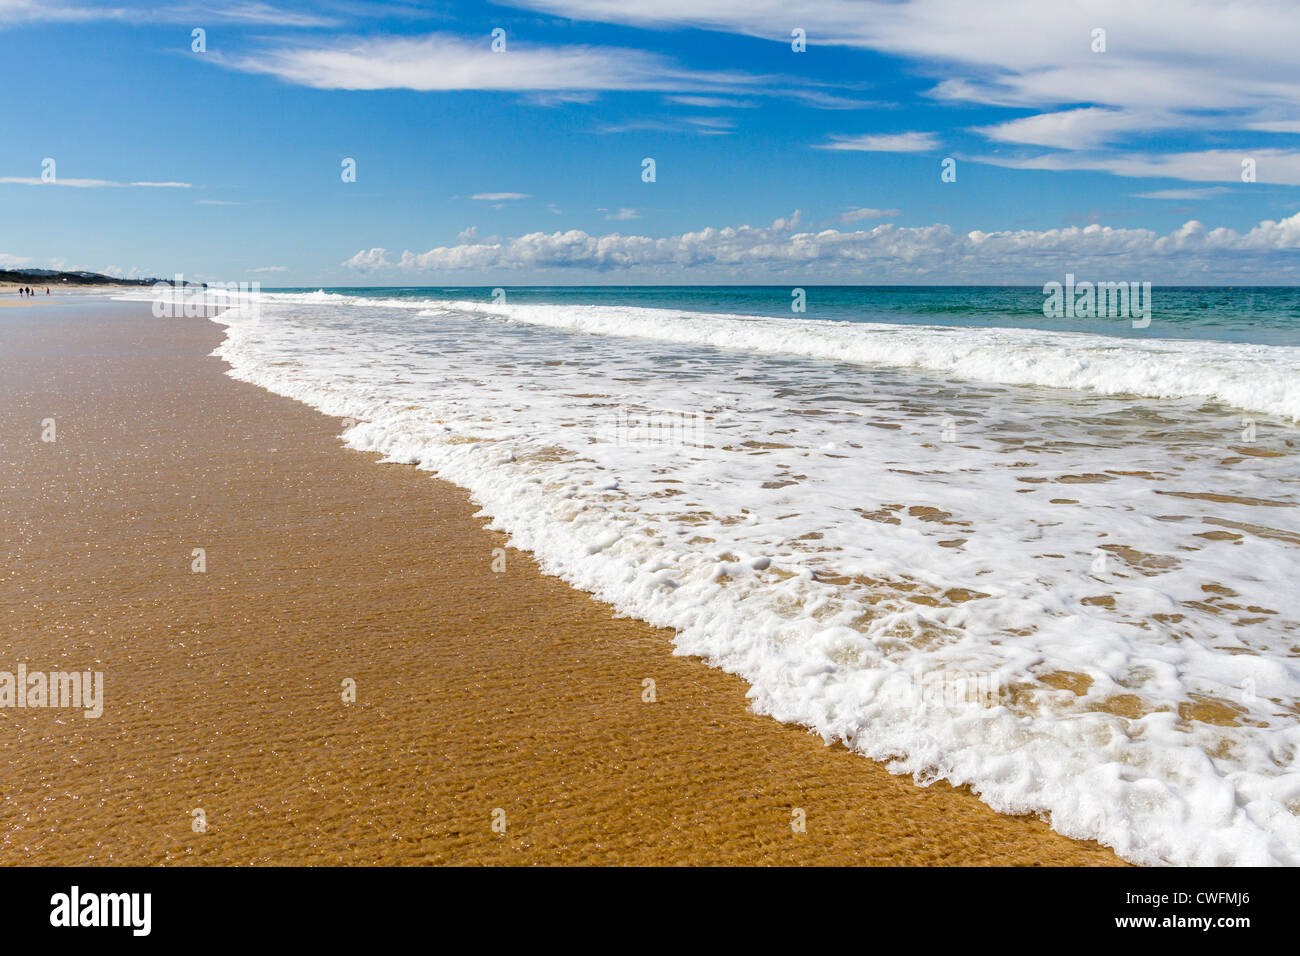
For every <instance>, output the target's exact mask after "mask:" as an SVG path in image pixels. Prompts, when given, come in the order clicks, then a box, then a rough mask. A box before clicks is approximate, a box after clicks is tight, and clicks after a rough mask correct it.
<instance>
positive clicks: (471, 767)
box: [0, 304, 1118, 865]
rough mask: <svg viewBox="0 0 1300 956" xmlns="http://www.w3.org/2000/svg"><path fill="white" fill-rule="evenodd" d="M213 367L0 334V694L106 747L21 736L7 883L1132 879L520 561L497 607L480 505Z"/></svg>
mask: <svg viewBox="0 0 1300 956" xmlns="http://www.w3.org/2000/svg"><path fill="white" fill-rule="evenodd" d="M220 338H221V330H220V328H219V327H218V326H216V325H215V324H213V323H210V322H206V321H202V320H174V321H167V320H157V319H154V318H153V317H152V316H151V315H150V314H149V310H148V307H147V306H137V305H123V304H113V305H109V304H87V305H78V306H76V307H69V306H67V305H59V306H58V307H57V308H43V309H31V310H22V309H8V310H5V312H4V314H3V315H2V316H0V342H3V348H0V450H2V452H3V460H4V462H5V464H6V466H7V467H6V468H4V469H3V471H0V516H2V517H3V521H0V670H9V671H13V670H15V669H16V667H17V665H18V664H19V663H25V664H26V666H27V667H28V668H29V669H30V670H44V671H54V670H70V669H78V670H87V669H89V670H97V671H102V672H103V673H104V681H105V705H104V714H103V716H102V717H100V718H99V719H89V720H88V719H84V718H83V717H82V715H81V713H80V712H76V711H70V710H54V709H46V710H31V709H24V710H17V709H0V776H2V778H3V780H4V781H5V786H4V788H3V791H2V793H0V863H5V864H71V863H132V864H156V863H223V864H243V863H259V864H273V863H283V864H287V863H296V864H330V863H402V864H415V863H542V864H546V863H597V864H605V863H636V864H661V863H736V864H741V863H810V864H832V863H838V864H844V863H856V864H1063V865H1074V864H1114V863H1116V862H1118V861H1117V860H1116V858H1115V857H1114V855H1113V854H1112V853H1111V852H1110V851H1109V850H1107V849H1105V848H1102V847H1099V846H1097V845H1095V844H1089V843H1080V842H1075V841H1072V840H1069V839H1066V838H1065V837H1062V836H1060V835H1058V834H1056V833H1054V832H1052V831H1051V830H1050V829H1049V828H1048V826H1047V825H1046V824H1045V823H1044V822H1042V821H1040V820H1037V819H1032V818H1012V817H1004V816H999V815H997V814H995V813H993V812H992V811H991V810H989V809H988V808H987V807H985V806H984V805H983V804H981V803H980V802H979V801H978V800H977V799H976V798H975V797H974V796H972V795H971V794H969V793H967V792H964V791H960V790H955V789H953V788H951V787H948V786H945V785H936V786H932V787H930V788H928V789H922V788H919V787H917V786H915V785H914V784H913V783H912V782H911V780H910V779H909V778H900V777H895V776H892V775H890V774H889V773H888V772H886V771H885V770H884V769H883V768H882V767H881V766H879V765H876V764H873V763H871V762H870V761H868V760H865V759H863V758H861V757H859V756H855V755H853V754H850V753H848V752H847V751H845V750H843V749H842V748H827V747H825V746H824V745H823V744H822V742H821V740H820V738H817V737H814V736H812V735H810V734H808V733H807V732H805V731H804V730H802V729H800V728H797V727H791V726H786V725H782V724H779V723H777V722H775V721H773V720H771V719H769V718H765V717H758V716H756V715H754V714H752V713H750V712H749V711H748V709H747V707H746V698H745V690H746V687H745V685H744V683H743V682H742V681H740V680H739V679H737V678H735V677H732V676H729V675H727V674H723V673H721V672H719V671H714V670H710V669H709V668H707V667H705V666H704V665H703V664H701V663H700V662H699V661H697V660H694V659H689V658H680V657H673V656H672V655H671V650H672V648H671V642H670V640H671V635H670V634H669V633H667V632H664V631H661V630H658V629H655V628H652V627H649V626H648V625H644V624H641V623H639V622H635V621H630V620H625V619H615V618H614V617H613V616H612V612H611V610H610V609H609V608H608V607H607V606H604V605H602V604H599V603H597V602H595V601H593V600H591V599H590V598H589V597H588V596H587V595H585V594H582V593H579V592H577V591H574V590H573V589H571V588H569V587H568V586H567V585H565V584H563V583H562V582H560V581H558V580H556V579H553V578H547V577H544V576H543V575H542V574H540V572H538V570H537V569H536V567H535V565H534V564H533V563H532V561H531V560H530V559H529V557H528V556H527V555H525V554H522V553H520V552H518V551H514V550H509V551H507V552H506V569H505V571H504V572H503V573H495V572H494V571H493V569H492V564H493V560H494V549H498V548H502V547H503V545H504V542H503V540H502V537H501V536H500V535H497V534H494V533H491V532H488V531H485V530H483V527H482V526H483V524H484V523H485V519H482V518H475V517H474V511H475V508H474V506H473V505H472V504H471V503H470V502H469V501H468V499H467V498H466V496H465V494H464V493H463V492H462V491H460V490H459V489H457V488H455V487H453V486H451V485H448V484H445V483H443V482H439V481H438V480H436V479H434V478H432V477H431V476H430V475H428V474H427V473H422V472H419V471H417V470H416V469H414V468H413V467H407V466H399V465H384V466H380V465H377V464H375V458H374V456H371V455H365V454H361V453H358V452H353V451H349V450H347V449H344V448H343V447H342V446H341V444H340V442H339V440H338V438H337V435H338V432H339V430H340V429H339V425H338V423H337V422H336V421H334V420H332V419H328V418H326V417H324V416H322V415H320V414H318V413H316V412H315V411H312V410H311V409H308V408H306V407H304V406H301V405H298V404H296V403H294V402H292V401H290V400H288V399H284V398H280V397H276V396H273V395H270V394H268V393H266V392H263V391H261V390H259V389H257V388H255V387H253V386H250V385H246V384H243V383H239V382H235V381H233V380H231V379H229V378H227V377H226V376H224V375H223V374H221V373H222V371H223V369H224V364H223V363H222V362H220V361H219V360H218V359H215V358H211V357H209V356H208V353H209V352H210V351H211V350H212V349H213V348H214V347H215V346H216V345H217V343H218V342H219V341H220ZM50 418H53V419H54V422H55V429H56V431H55V438H56V440H55V441H53V442H48V441H42V440H41V439H42V432H43V430H46V428H47V423H46V420H47V419H50ZM47 437H48V436H47ZM196 548H202V549H204V552H205V555H204V557H205V562H206V570H205V571H204V572H203V573H196V572H195V571H194V570H193V569H192V564H193V562H194V560H195V558H194V549H196ZM348 679H351V680H355V682H356V688H357V691H356V702H355V703H351V704H348V703H345V702H344V701H343V699H342V698H343V691H342V688H343V684H344V681H345V680H348ZM647 679H650V680H653V681H654V682H655V691H656V697H657V699H656V700H655V701H654V702H653V703H647V702H644V701H643V695H644V693H645V691H644V689H643V687H644V682H645V681H646V680H647ZM196 809H201V810H202V811H203V815H204V818H205V819H206V831H205V832H196V826H195V825H194V824H193V822H192V821H193V819H194V818H193V811H195V810H196ZM797 812H802V814H803V816H804V817H805V818H806V821H807V825H806V832H795V829H794V828H792V826H791V823H792V819H794V818H795V816H796V813H797ZM494 820H496V821H497V822H498V824H499V823H500V822H501V821H502V820H504V824H505V832H504V833H502V832H497V830H496V829H494V827H493V823H494Z"/></svg>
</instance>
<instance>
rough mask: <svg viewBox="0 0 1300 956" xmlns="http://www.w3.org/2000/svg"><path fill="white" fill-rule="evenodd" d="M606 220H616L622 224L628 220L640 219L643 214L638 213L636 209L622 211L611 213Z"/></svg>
mask: <svg viewBox="0 0 1300 956" xmlns="http://www.w3.org/2000/svg"><path fill="white" fill-rule="evenodd" d="M605 218H606V219H614V220H618V221H620V222H622V221H626V220H628V219H640V218H641V214H640V213H639V212H637V211H636V210H635V209H620V210H619V211H618V212H611V213H610V214H609V215H608V216H606V217H605Z"/></svg>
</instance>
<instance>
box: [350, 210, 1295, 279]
mask: <svg viewBox="0 0 1300 956" xmlns="http://www.w3.org/2000/svg"><path fill="white" fill-rule="evenodd" d="M800 222H801V216H800V215H799V214H798V213H796V214H795V215H793V216H791V217H789V218H787V219H778V220H777V221H776V222H774V223H772V225H770V226H748V225H745V226H734V227H733V226H728V227H725V228H721V229H718V228H712V227H710V228H706V229H701V230H699V231H696V232H686V233H682V234H680V235H675V236H668V237H666V238H653V237H650V236H636V235H623V234H621V233H617V232H616V233H610V234H608V235H603V236H602V235H590V234H588V233H586V232H584V231H582V230H577V229H572V230H568V231H563V232H552V233H545V232H533V233H528V234H527V235H522V236H518V237H515V238H511V239H505V240H496V241H492V242H468V243H462V244H460V245H456V246H440V247H438V248H434V249H430V250H428V251H426V252H420V253H416V252H411V251H409V250H408V251H405V252H403V253H402V255H401V257H400V259H399V260H398V261H397V262H396V263H390V262H389V261H388V259H387V256H386V253H385V250H383V249H370V250H363V251H361V252H358V253H357V255H356V256H353V257H352V259H350V260H348V262H346V263H344V265H347V266H349V267H352V268H357V269H360V270H362V271H373V270H374V269H376V268H387V267H389V266H390V265H391V266H392V267H394V268H396V269H398V270H404V271H410V272H457V271H463V270H475V271H492V272H497V271H516V270H526V271H538V270H542V271H545V270H559V271H563V270H588V271H592V272H601V273H609V272H631V271H640V272H644V273H646V274H655V273H660V274H674V273H680V272H683V271H685V272H690V271H692V270H707V269H710V268H714V267H716V268H718V269H721V270H725V271H726V272H727V273H728V274H744V275H747V276H753V275H766V276H772V277H775V276H778V275H781V276H786V275H790V276H826V277H835V278H854V279H859V280H864V281H866V280H879V279H882V278H893V279H926V278H928V279H930V280H931V281H942V280H947V279H951V280H958V279H972V280H987V281H999V282H1006V281H1028V282H1042V281H1044V280H1043V278H1042V276H1043V275H1044V274H1047V275H1048V276H1049V278H1050V277H1054V276H1055V275H1056V273H1058V272H1059V273H1061V274H1064V272H1066V271H1071V272H1075V273H1078V274H1083V273H1086V272H1088V270H1090V269H1092V270H1096V271H1097V272H1098V274H1100V275H1115V274H1116V273H1117V270H1119V271H1123V272H1124V274H1125V276H1130V273H1135V272H1136V273H1137V274H1138V275H1139V277H1141V278H1143V279H1148V278H1149V280H1150V281H1157V282H1160V281H1169V280H1170V279H1171V278H1174V277H1180V276H1187V275H1204V274H1208V273H1213V272H1215V271H1216V270H1218V271H1222V270H1236V271H1237V272H1238V273H1241V274H1255V275H1277V274H1279V273H1283V272H1285V273H1287V274H1289V275H1292V276H1294V275H1295V268H1296V266H1295V258H1296V255H1295V254H1296V252H1298V251H1300V213H1296V214H1295V215H1293V216H1291V217H1290V218H1288V219H1283V220H1280V221H1274V220H1265V221H1263V222H1261V223H1259V224H1258V225H1256V226H1255V227H1254V228H1252V229H1250V230H1249V231H1247V232H1244V233H1242V232H1237V231H1235V230H1233V229H1227V228H1223V227H1219V228H1207V227H1206V226H1204V225H1203V224H1202V223H1200V222H1197V221H1195V220H1193V221H1190V222H1187V223H1185V224H1184V225H1182V226H1180V227H1179V228H1177V229H1175V230H1173V231H1172V232H1169V233H1166V234H1163V235H1161V234H1158V233H1156V232H1154V231H1152V230H1149V229H1120V228H1114V227H1110V226H1101V225H1089V226H1085V227H1079V226H1071V227H1068V228H1061V229H1048V230H1041V231H1036V230H1003V231H997V232H983V231H979V230H975V231H972V232H966V233H959V232H956V231H954V230H953V229H952V228H951V227H950V226H947V225H942V224H935V225H931V226H918V227H900V226H895V225H892V224H882V225H878V226H875V227H874V228H871V229H864V230H854V231H843V230H837V229H821V230H818V231H799V226H800ZM1130 277H1131V276H1130Z"/></svg>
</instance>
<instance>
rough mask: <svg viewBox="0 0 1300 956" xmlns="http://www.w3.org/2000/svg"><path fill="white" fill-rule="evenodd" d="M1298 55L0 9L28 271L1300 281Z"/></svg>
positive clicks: (927, 12) (1209, 34) (859, 21)
mask: <svg viewBox="0 0 1300 956" xmlns="http://www.w3.org/2000/svg"><path fill="white" fill-rule="evenodd" d="M195 29H202V30H204V31H205V40H206V50H205V51H203V52H195V51H194V50H193V49H192V45H193V42H194V41H193V31H194V30H195ZM494 29H500V30H504V31H505V33H504V36H505V49H504V51H502V52H494V51H493V49H492V31H493V30H494ZM796 29H802V30H804V31H805V32H806V37H807V41H806V42H807V49H806V51H804V52H796V51H795V50H794V49H792V38H791V33H792V31H793V30H796ZM1098 29H1101V30H1104V31H1105V36H1104V40H1105V49H1104V50H1098V49H1096V47H1097V46H1098V39H1097V35H1096V34H1095V31H1096V30H1098ZM1297 49H1300V15H1297V14H1296V12H1295V10H1294V8H1293V7H1291V6H1290V5H1289V4H1287V3H1281V2H1272V0H1259V2H1255V3H1241V2H1237V3H1214V2H1206V3H1200V4H1197V5H1192V4H1190V3H1186V2H1184V3H1171V2H1165V0H1151V2H1149V3H1144V4H1134V3H1132V2H1131V0H1127V2H1111V0H1097V2H1091V3H1089V2H1079V3H1050V2H1044V3H1030V4H1025V3H1003V2H997V0H990V2H988V3H982V4H972V3H968V2H959V0H901V2H891V3H884V2H870V0H824V2H810V3H804V4H792V3H788V2H778V0H744V2H742V0H655V2H648V0H647V2H644V3H639V2H633V0H626V2H623V0H617V2H616V0H514V2H510V3H501V4H490V3H468V2H446V3H423V4H414V3H405V2H400V0H389V2H385V3H375V4H361V3H347V4H345V3H317V4H312V5H309V6H308V5H297V4H285V5H268V4H260V3H236V4H229V5H221V6H217V5H213V6H205V5H201V4H195V5H188V6H187V5H180V6H176V5H171V6H161V5H157V6H155V5H152V4H133V3H131V2H130V0H122V2H119V3H112V4H94V3H89V2H77V0H68V2H66V3H61V2H57V0H55V2H50V3H33V2H29V0H0V77H2V78H3V88H4V91H5V98H4V114H3V124H4V127H5V135H4V136H3V137H0V265H10V266H14V265H30V266H43V267H50V266H53V267H63V268H87V269H94V270H96V271H109V270H111V271H114V272H116V273H120V274H124V275H147V276H153V275H170V274H172V273H175V272H178V271H180V272H184V273H185V274H186V276H187V277H190V278H197V279H207V280H209V281H227V282H229V281H240V280H258V281H261V282H262V284H263V285H264V286H276V285H371V284H374V285H421V284H429V285H442V284H463V285H471V284H473V285H482V284H487V285H497V284H500V285H511V284H514V285H519V284H533V283H557V284H588V283H613V284H622V283H634V282H635V283H641V282H651V283H654V282H665V283H694V282H722V283H728V282H760V283H762V282H772V283H778V284H784V283H788V282H793V283H796V284H797V283H815V282H847V283H852V282H863V283H874V282H883V283H888V282H903V283H907V282H923V283H931V282H971V281H988V282H1027V283H1035V284H1037V283H1041V282H1044V281H1049V280H1051V279H1057V278H1060V275H1061V274H1063V272H1064V271H1066V270H1071V271H1075V272H1079V273H1082V274H1096V275H1098V276H1102V277H1107V278H1115V279H1124V278H1128V279H1141V280H1151V281H1156V282H1173V281H1186V282H1229V283H1236V282H1242V283H1245V282H1254V283H1262V284H1269V283H1278V284H1295V283H1297V282H1300V269H1297V264H1298V260H1300V106H1297V105H1296V104H1300V66H1298V65H1297V60H1300V57H1297V55H1296V52H1295V51H1296V50H1297ZM646 157H651V158H653V159H654V160H655V166H656V168H655V173H656V179H655V181H654V182H652V183H647V182H644V181H643V179H642V161H643V159H644V158H646ZM47 158H49V159H53V160H54V163H55V166H54V173H55V175H54V181H53V182H45V181H43V180H42V172H43V165H42V164H43V161H44V160H46V159H47ZM345 158H351V159H354V160H355V161H356V170H357V176H356V182H344V181H343V179H342V177H341V175H340V174H341V171H342V168H341V163H342V161H343V160H344V159H345ZM948 158H951V159H953V160H955V164H956V165H955V168H956V181H955V182H943V181H942V180H941V175H940V174H941V171H942V164H943V161H944V160H945V159H948ZM1246 160H1251V161H1253V163H1254V173H1255V177H1254V181H1253V182H1243V181H1242V168H1243V167H1242V163H1243V161H1246ZM1189 224H1190V225H1189ZM1130 273H1131V274H1130Z"/></svg>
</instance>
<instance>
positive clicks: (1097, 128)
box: [975, 106, 1179, 149]
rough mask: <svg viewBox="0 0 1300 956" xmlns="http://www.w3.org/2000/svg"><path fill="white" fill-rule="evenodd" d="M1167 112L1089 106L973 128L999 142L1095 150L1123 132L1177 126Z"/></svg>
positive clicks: (1176, 122)
mask: <svg viewBox="0 0 1300 956" xmlns="http://www.w3.org/2000/svg"><path fill="white" fill-rule="evenodd" d="M1178 125H1179V122H1178V121H1177V120H1176V119H1174V118H1173V117H1172V116H1170V115H1169V114H1159V113H1150V112H1138V111H1130V110H1113V109H1103V108H1102V107H1099V106H1089V107H1084V108H1082V109H1077V110H1065V111H1063V112H1060V113H1040V114H1038V115H1037V116H1025V117H1022V118H1021V119H1014V120H1010V121H1008V122H1005V123H998V124H996V125H993V126H977V127H975V131H976V132H977V133H982V134H983V135H984V136H986V137H988V138H989V139H992V140H997V141H998V142H1002V143H1025V144H1028V145H1032V146H1054V147H1056V148H1058V149H1097V148H1098V147H1100V146H1104V145H1106V144H1107V143H1108V142H1111V141H1112V140H1114V139H1115V138H1117V137H1118V136H1119V135H1121V134H1123V133H1131V132H1135V131H1145V130H1153V129H1161V128H1168V127H1170V126H1178Z"/></svg>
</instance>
